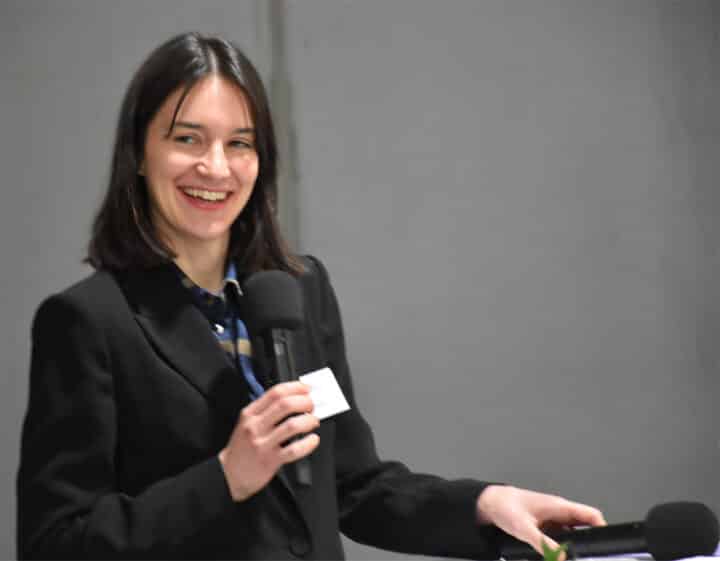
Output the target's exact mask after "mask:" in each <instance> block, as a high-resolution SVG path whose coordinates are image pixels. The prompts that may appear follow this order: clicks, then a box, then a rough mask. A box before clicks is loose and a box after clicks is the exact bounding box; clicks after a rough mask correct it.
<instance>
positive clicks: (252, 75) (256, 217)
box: [85, 32, 302, 274]
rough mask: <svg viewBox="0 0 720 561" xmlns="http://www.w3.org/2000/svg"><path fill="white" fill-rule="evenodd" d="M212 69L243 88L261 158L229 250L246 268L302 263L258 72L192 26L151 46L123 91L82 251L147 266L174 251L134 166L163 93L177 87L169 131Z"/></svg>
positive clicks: (231, 47)
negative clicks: (288, 225) (283, 223)
mask: <svg viewBox="0 0 720 561" xmlns="http://www.w3.org/2000/svg"><path fill="white" fill-rule="evenodd" d="M210 74H217V75H220V76H222V77H223V78H225V79H227V80H229V81H231V82H233V83H234V84H237V85H238V86H239V87H240V88H241V89H242V91H243V92H244V93H245V95H246V98H247V102H248V105H249V108H250V114H251V116H252V120H253V124H254V128H255V147H256V150H257V153H258V161H259V169H258V176H257V180H256V182H255V186H254V188H253V191H252V194H251V196H250V198H249V200H248V202H247V203H246V205H245V207H244V208H243V210H242V212H241V213H240V215H239V216H238V218H237V219H236V220H235V222H234V223H233V224H232V226H231V230H230V246H229V251H228V258H229V259H233V260H234V261H236V262H237V263H238V265H239V266H240V267H241V269H242V270H244V271H247V272H254V271H258V270H263V269H282V270H285V271H288V272H290V273H294V274H297V273H299V272H301V271H302V264H301V263H300V261H299V259H298V258H297V257H295V256H294V255H293V254H292V253H291V252H290V250H289V248H288V245H287V243H286V242H285V240H284V239H283V236H282V234H281V232H280V228H279V225H278V221H277V144H276V141H275V133H274V129H273V123H272V117H271V115H270V108H269V103H268V99H267V94H266V93H265V88H264V87H263V84H262V82H261V80H260V76H259V75H258V72H257V70H256V69H255V68H254V67H253V65H252V63H251V62H250V61H249V60H248V59H247V57H246V56H245V55H244V54H243V53H242V51H241V50H240V49H239V48H238V47H237V46H236V45H235V44H233V43H232V42H230V41H227V40H225V39H222V38H220V37H217V36H210V35H203V34H200V33H194V32H193V33H183V34H181V35H177V36H175V37H173V38H172V39H170V40H168V41H167V42H165V43H163V44H162V45H160V46H159V47H158V48H157V49H156V50H154V51H153V52H152V53H151V54H150V56H149V57H148V58H147V59H146V60H145V62H144V63H143V64H142V65H141V66H140V68H139V69H138V70H137V72H136V73H135V75H134V77H133V79H132V81H131V82H130V85H129V86H128V89H127V91H126V92H125V97H124V99H123V102H122V106H121V109H120V115H119V118H118V122H117V132H116V136H115V146H114V150H113V157H112V164H111V170H110V179H109V184H108V187H107V191H106V194H105V198H104V200H103V202H102V204H101V206H100V209H99V211H98V213H97V215H96V217H95V220H94V222H93V226H92V234H91V239H90V243H89V246H88V255H87V257H86V259H85V261H86V262H87V263H90V264H91V265H92V266H93V267H95V268H96V269H111V270H122V269H128V268H150V267H154V266H158V265H161V264H164V263H167V262H168V261H170V260H171V259H173V258H174V257H175V254H174V253H173V251H172V249H171V248H170V247H168V246H167V244H165V243H164V242H163V241H162V240H161V239H160V238H159V237H158V235H157V233H156V231H155V228H154V227H153V224H152V220H151V213H150V206H149V196H148V189H147V185H146V183H145V177H144V176H142V175H140V174H139V173H138V168H139V166H140V162H142V159H143V153H144V147H145V137H146V134H147V129H148V125H149V123H150V121H151V120H152V119H153V117H154V116H155V115H156V113H157V112H158V110H159V109H160V107H161V106H162V104H163V103H164V101H165V100H166V99H167V98H168V96H170V95H171V94H172V93H173V92H175V91H176V90H178V89H180V88H182V94H181V96H180V99H179V101H178V103H177V105H176V107H175V110H174V114H173V119H172V123H171V125H170V128H169V130H168V134H170V132H171V131H172V129H173V127H174V126H175V119H176V117H177V114H178V111H179V109H180V107H181V105H182V103H183V101H184V100H185V98H186V97H187V95H188V93H189V92H190V90H191V89H192V87H193V86H194V85H195V84H196V83H197V82H198V81H199V80H201V79H202V78H204V77H205V76H208V75H210Z"/></svg>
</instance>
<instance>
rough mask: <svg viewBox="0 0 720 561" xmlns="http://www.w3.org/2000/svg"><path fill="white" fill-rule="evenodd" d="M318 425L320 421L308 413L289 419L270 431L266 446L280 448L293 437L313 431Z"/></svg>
mask: <svg viewBox="0 0 720 561" xmlns="http://www.w3.org/2000/svg"><path fill="white" fill-rule="evenodd" d="M319 425H320V421H319V420H318V418H317V417H315V415H310V414H309V413H306V414H304V415H295V416H293V417H289V418H288V419H286V420H285V421H283V422H282V423H280V424H279V425H277V426H276V427H275V428H274V429H273V430H272V432H271V433H270V435H269V436H268V445H270V446H282V445H283V443H284V442H287V441H288V440H290V439H291V438H293V437H294V436H297V435H299V434H305V433H308V432H310V431H313V430H315V429H316V428H317V427H318V426H319Z"/></svg>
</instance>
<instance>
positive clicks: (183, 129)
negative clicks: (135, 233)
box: [140, 75, 258, 251]
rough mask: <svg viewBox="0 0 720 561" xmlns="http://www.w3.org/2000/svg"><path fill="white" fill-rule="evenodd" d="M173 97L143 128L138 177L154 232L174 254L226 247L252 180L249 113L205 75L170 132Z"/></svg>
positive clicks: (230, 87)
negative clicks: (143, 186)
mask: <svg viewBox="0 0 720 561" xmlns="http://www.w3.org/2000/svg"><path fill="white" fill-rule="evenodd" d="M181 93H182V92H181V90H178V91H176V92H174V93H173V94H171V95H170V96H169V97H168V98H167V99H166V100H165V102H164V103H163V105H162V106H161V107H160V110H159V111H158V113H157V115H155V117H154V118H153V119H152V121H151V122H150V124H149V125H148V131H147V135H146V139H145V154H144V160H143V163H142V166H141V167H140V173H141V174H143V175H144V176H145V179H146V183H147V187H148V192H149V199H150V210H151V216H152V221H153V225H154V227H155V229H156V231H157V234H158V235H159V237H160V238H161V239H162V240H163V241H165V242H166V243H168V244H169V245H170V247H171V248H172V249H173V250H175V251H180V249H181V248H182V247H186V246H197V244H203V245H207V244H224V247H225V248H227V244H228V242H229V239H230V227H231V226H232V224H233V222H234V221H235V219H236V218H237V217H238V215H239V214H240V212H241V211H242V209H243V208H244V207H245V204H246V203H247V201H248V199H249V198H250V195H251V193H252V190H253V186H254V185H255V180H256V179H257V175H258V155H257V152H256V151H255V134H254V130H253V123H252V119H251V117H250V110H249V107H248V104H247V102H246V99H245V95H244V93H243V92H242V90H241V89H240V88H239V87H238V86H236V85H235V84H233V83H232V82H229V81H227V80H226V79H224V78H222V77H220V76H217V75H210V76H207V77H205V78H203V79H202V80H200V81H199V82H198V83H197V84H195V85H194V86H193V88H192V89H191V90H190V92H189V93H188V95H187V97H186V98H185V100H184V101H183V104H182V106H181V107H180V110H179V111H178V115H177V119H176V121H175V126H174V128H173V130H172V131H171V133H170V135H169V136H168V135H167V131H168V128H169V127H170V124H171V122H172V117H173V112H174V111H175V107H176V105H177V102H178V99H179V98H180V96H181Z"/></svg>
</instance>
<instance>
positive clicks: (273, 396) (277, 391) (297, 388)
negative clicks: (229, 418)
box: [243, 382, 310, 415]
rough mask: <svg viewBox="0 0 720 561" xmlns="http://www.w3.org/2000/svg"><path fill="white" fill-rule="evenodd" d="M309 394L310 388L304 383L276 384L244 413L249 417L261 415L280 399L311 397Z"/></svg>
mask: <svg viewBox="0 0 720 561" xmlns="http://www.w3.org/2000/svg"><path fill="white" fill-rule="evenodd" d="M309 393H310V387H309V386H308V385H307V384H303V383H302V382H283V383H282V384H275V385H274V386H273V387H272V388H270V389H269V390H268V391H266V392H265V393H264V394H263V395H262V396H260V397H259V398H258V399H256V400H255V401H253V402H252V403H251V404H250V405H248V406H247V407H245V409H244V410H243V411H245V412H247V413H248V415H261V414H262V413H263V412H264V411H265V410H266V409H267V408H268V407H270V406H271V405H273V403H275V402H276V401H277V400H278V399H281V398H283V397H287V396H291V395H309Z"/></svg>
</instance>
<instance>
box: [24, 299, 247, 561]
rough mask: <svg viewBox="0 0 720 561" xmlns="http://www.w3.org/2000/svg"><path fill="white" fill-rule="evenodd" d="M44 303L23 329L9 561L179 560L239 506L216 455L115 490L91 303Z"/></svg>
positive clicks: (109, 406) (107, 389)
mask: <svg viewBox="0 0 720 561" xmlns="http://www.w3.org/2000/svg"><path fill="white" fill-rule="evenodd" d="M79 300H80V299H74V298H72V297H70V296H68V295H67V294H65V293H63V294H60V295H56V296H53V297H51V298H49V299H48V300H46V301H45V302H44V303H43V304H42V305H41V307H40V308H39V310H38V312H37V313H36V316H35V319H34V322H33V330H32V354H31V367H30V390H29V404H28V409H27V414H26V417H25V421H24V426H23V433H22V438H21V460H20V468H19V471H18V476H17V509H18V511H17V514H18V517H17V521H18V526H17V545H18V552H17V553H18V558H19V559H30V558H44V559H87V558H94V559H100V558H102V559H109V558H123V559H130V558H145V559H147V558H156V559H161V558H180V557H186V556H187V555H188V551H193V544H194V543H196V542H202V541H205V540H208V536H209V535H211V534H212V531H213V528H215V529H216V528H219V527H223V526H226V524H227V523H229V522H230V521H231V520H232V521H235V522H236V523H237V522H240V524H236V525H235V528H236V530H235V531H236V532H240V531H241V528H242V516H243V515H247V513H246V512H245V511H246V510H247V509H249V508H250V506H249V504H248V503H237V504H236V503H234V502H233V501H232V499H231V497H230V494H229V491H228V489H227V485H226V483H225V477H224V475H223V472H222V468H221V466H220V463H219V461H218V459H217V458H216V457H212V458H208V459H207V461H204V462H201V463H199V464H196V465H194V466H192V467H190V468H189V469H187V470H185V471H183V472H182V473H178V474H176V475H175V476H173V477H170V478H167V479H163V480H160V481H157V482H156V483H155V484H153V485H151V486H150V487H148V488H146V489H145V490H144V491H143V492H142V493H140V494H138V495H136V496H128V495H127V494H123V493H121V492H118V487H117V485H116V470H115V464H114V462H115V458H114V450H115V445H116V440H117V429H116V414H117V405H118V404H117V402H116V398H115V393H114V380H113V367H112V361H111V357H110V355H109V353H108V349H107V337H108V334H107V332H106V330H105V325H103V321H104V320H103V318H101V317H98V316H99V314H100V312H98V311H97V308H98V307H97V306H95V307H93V306H90V305H88V304H87V303H86V302H82V301H79Z"/></svg>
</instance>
